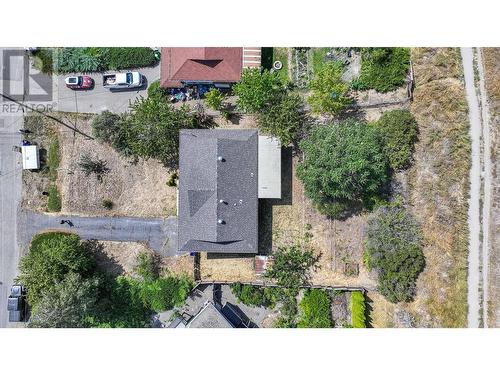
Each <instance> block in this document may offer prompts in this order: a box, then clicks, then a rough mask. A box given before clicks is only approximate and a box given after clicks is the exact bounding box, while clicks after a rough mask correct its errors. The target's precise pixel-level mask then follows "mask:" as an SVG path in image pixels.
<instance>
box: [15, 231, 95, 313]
mask: <svg viewBox="0 0 500 375" xmlns="http://www.w3.org/2000/svg"><path fill="white" fill-rule="evenodd" d="M94 268H95V259H94V256H93V254H92V252H91V251H90V250H89V248H88V246H86V243H85V242H81V241H80V238H79V237H78V236H76V235H73V234H65V233H44V234H40V235H38V236H36V237H35V238H34V239H33V241H32V242H31V245H30V250H29V252H28V254H27V255H25V256H24V257H22V258H21V262H20V264H19V271H20V274H19V277H18V280H19V282H21V283H22V284H23V285H24V286H25V287H26V289H27V290H28V302H29V303H30V305H32V306H36V305H37V303H38V302H39V301H40V299H41V298H42V296H43V295H44V294H47V293H51V292H52V291H53V290H54V288H55V286H56V285H57V284H58V283H60V282H62V281H63V280H64V278H65V277H66V275H67V274H68V273H69V272H74V273H77V274H81V275H88V274H90V273H92V272H93V270H94Z"/></svg>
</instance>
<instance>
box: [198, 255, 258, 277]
mask: <svg viewBox="0 0 500 375" xmlns="http://www.w3.org/2000/svg"><path fill="white" fill-rule="evenodd" d="M200 274H201V280H203V281H221V282H222V281H228V282H236V281H241V282H251V281H255V268H254V257H252V256H248V257H245V256H231V255H227V256H224V255H223V254H221V255H220V256H219V255H216V256H212V255H207V253H200Z"/></svg>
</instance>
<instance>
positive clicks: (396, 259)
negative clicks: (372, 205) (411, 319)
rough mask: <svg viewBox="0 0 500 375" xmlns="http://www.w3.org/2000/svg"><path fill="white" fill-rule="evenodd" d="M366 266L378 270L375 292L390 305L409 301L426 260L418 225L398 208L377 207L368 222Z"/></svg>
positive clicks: (396, 205) (394, 205)
mask: <svg viewBox="0 0 500 375" xmlns="http://www.w3.org/2000/svg"><path fill="white" fill-rule="evenodd" d="M365 263H366V265H367V267H368V268H369V269H375V270H377V272H378V289H379V291H380V293H381V294H382V295H384V296H385V297H386V298H387V299H388V300H389V301H390V302H394V303H396V302H408V301H411V300H412V298H413V297H414V295H415V291H416V282H417V279H418V276H419V274H420V272H422V270H423V268H424V265H425V258H424V254H423V252H422V234H421V230H420V226H419V225H418V223H417V221H416V220H415V218H414V217H413V216H412V215H411V214H410V213H409V212H408V211H407V210H406V209H405V208H404V207H402V206H401V205H399V204H393V205H390V206H383V207H380V208H378V209H377V211H376V212H375V213H374V215H373V216H372V218H370V220H368V226H367V231H366V244H365Z"/></svg>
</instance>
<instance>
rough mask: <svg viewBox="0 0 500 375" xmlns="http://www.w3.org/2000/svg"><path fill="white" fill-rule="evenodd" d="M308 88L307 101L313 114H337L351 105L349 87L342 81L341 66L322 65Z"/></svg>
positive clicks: (335, 64)
mask: <svg viewBox="0 0 500 375" xmlns="http://www.w3.org/2000/svg"><path fill="white" fill-rule="evenodd" d="M309 86H310V88H311V95H310V96H309V98H308V100H309V104H310V105H311V110H312V111H313V112H314V113H331V114H338V113H340V112H342V111H343V110H344V109H345V108H346V106H347V105H348V104H350V103H351V99H350V98H349V96H348V94H347V91H348V90H349V87H348V85H347V84H345V83H344V82H343V81H342V64H338V63H326V64H324V65H323V66H322V67H321V68H320V70H319V71H318V72H317V74H316V76H315V77H314V79H313V80H312V81H311V82H310V84H309Z"/></svg>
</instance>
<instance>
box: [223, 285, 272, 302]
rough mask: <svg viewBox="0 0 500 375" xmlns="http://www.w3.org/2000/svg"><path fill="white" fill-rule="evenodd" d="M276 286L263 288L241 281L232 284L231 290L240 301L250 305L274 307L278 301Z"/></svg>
mask: <svg viewBox="0 0 500 375" xmlns="http://www.w3.org/2000/svg"><path fill="white" fill-rule="evenodd" d="M273 289H274V288H270V287H269V288H263V287H259V286H253V285H245V284H241V283H233V284H231V291H232V292H233V294H234V295H235V296H236V298H237V299H238V301H239V302H242V303H244V304H245V305H249V306H265V307H271V308H272V307H274V304H275V302H276V293H275V292H274V290H273Z"/></svg>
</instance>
